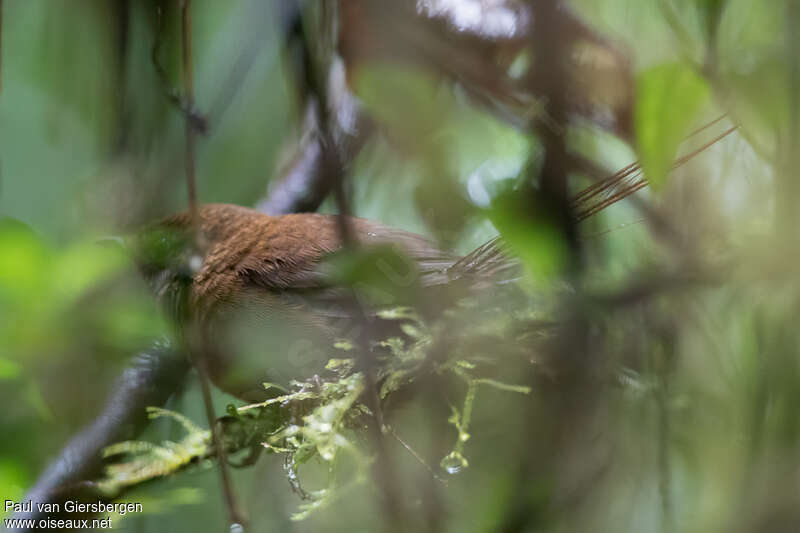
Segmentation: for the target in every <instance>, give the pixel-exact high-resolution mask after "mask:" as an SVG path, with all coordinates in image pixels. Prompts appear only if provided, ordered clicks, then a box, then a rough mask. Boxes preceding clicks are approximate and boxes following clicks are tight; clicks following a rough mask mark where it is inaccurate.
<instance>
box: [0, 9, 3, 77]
mask: <svg viewBox="0 0 800 533" xmlns="http://www.w3.org/2000/svg"><path fill="white" fill-rule="evenodd" d="M2 92H3V0H0V93H2Z"/></svg>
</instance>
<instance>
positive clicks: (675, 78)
mask: <svg viewBox="0 0 800 533" xmlns="http://www.w3.org/2000/svg"><path fill="white" fill-rule="evenodd" d="M636 88H637V97H636V119H635V120H636V140H637V145H638V146H637V148H638V151H639V157H640V159H641V162H642V168H643V169H644V171H645V174H646V175H647V178H648V180H650V184H651V186H652V187H653V188H654V189H656V190H658V189H661V188H662V187H663V186H664V184H665V182H666V178H667V174H668V172H669V169H670V166H671V165H672V162H673V161H674V159H675V154H676V152H677V151H678V147H679V146H680V144H681V142H682V141H683V139H684V136H685V135H686V133H687V132H688V130H689V127H690V126H691V124H692V123H693V122H695V121H696V115H697V112H698V111H699V110H700V109H702V108H703V106H704V105H705V104H706V102H707V101H708V97H709V87H708V84H707V83H706V82H705V80H703V78H701V77H700V76H698V75H697V74H696V73H695V72H694V71H693V70H692V69H690V68H689V67H688V66H686V65H683V64H681V63H668V64H664V65H659V66H657V67H654V68H651V69H649V70H646V71H644V72H643V73H642V74H640V75H639V78H638V80H637V84H636Z"/></svg>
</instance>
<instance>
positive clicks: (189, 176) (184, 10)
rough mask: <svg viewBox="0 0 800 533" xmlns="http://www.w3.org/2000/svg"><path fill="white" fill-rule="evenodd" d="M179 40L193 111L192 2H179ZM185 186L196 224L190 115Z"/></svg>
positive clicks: (187, 96)
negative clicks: (180, 40) (180, 41)
mask: <svg viewBox="0 0 800 533" xmlns="http://www.w3.org/2000/svg"><path fill="white" fill-rule="evenodd" d="M181 39H182V43H181V44H182V46H181V48H182V52H183V55H182V59H183V91H184V99H185V100H186V105H187V106H188V108H189V109H190V110H191V109H194V67H193V64H192V0H182V2H181ZM185 120H186V126H185V127H186V150H185V165H186V186H187V193H188V200H189V211H190V213H191V215H192V220H193V221H194V222H197V186H196V180H195V165H194V162H195V157H194V135H195V131H194V127H193V125H192V120H191V116H190V114H186V116H185Z"/></svg>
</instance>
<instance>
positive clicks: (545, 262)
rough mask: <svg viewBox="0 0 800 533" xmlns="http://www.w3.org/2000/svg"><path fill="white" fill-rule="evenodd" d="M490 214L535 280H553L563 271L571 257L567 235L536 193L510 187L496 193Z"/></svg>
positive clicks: (493, 222)
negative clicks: (569, 255)
mask: <svg viewBox="0 0 800 533" xmlns="http://www.w3.org/2000/svg"><path fill="white" fill-rule="evenodd" d="M488 215H489V218H490V219H491V221H492V224H494V226H495V227H496V228H497V229H498V230H499V231H500V233H501V234H502V235H503V238H504V240H505V242H506V243H507V244H508V245H509V246H510V247H511V249H512V250H513V251H514V253H515V254H516V255H518V256H519V257H520V258H521V259H522V261H523V263H524V264H525V266H526V267H527V269H528V271H529V273H530V274H531V277H532V278H533V280H534V281H535V282H544V281H547V280H550V279H552V278H553V277H554V276H556V275H557V274H558V273H559V272H561V271H562V269H563V268H564V265H565V264H566V259H567V248H566V244H565V242H564V239H563V235H562V234H561V232H560V231H559V229H558V228H557V227H556V225H555V224H554V222H553V217H552V216H551V215H552V213H551V210H550V209H549V207H548V206H547V205H545V204H544V202H542V201H541V199H540V198H538V197H537V195H536V194H535V192H533V191H531V193H530V194H529V195H525V194H523V193H522V192H521V191H519V190H513V189H508V190H506V191H504V192H502V193H500V194H498V195H497V196H495V198H494V199H493V200H492V205H491V208H490V209H489V212H488Z"/></svg>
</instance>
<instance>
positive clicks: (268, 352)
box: [147, 204, 507, 397]
mask: <svg viewBox="0 0 800 533" xmlns="http://www.w3.org/2000/svg"><path fill="white" fill-rule="evenodd" d="M347 224H348V225H349V227H350V228H351V229H352V232H353V236H354V237H355V239H356V241H357V242H358V244H359V246H363V247H365V248H369V247H371V246H373V245H384V246H385V245H389V246H392V247H394V248H395V250H396V251H398V252H399V253H400V255H402V256H404V257H406V258H408V259H409V260H410V261H409V263H410V264H409V265H408V267H409V269H410V270H413V271H414V272H413V274H414V275H413V276H407V275H406V273H405V272H404V273H402V275H397V274H394V277H395V278H396V279H397V280H398V283H405V284H408V288H409V289H411V285H412V284H413V285H414V286H421V287H427V288H433V287H447V286H448V285H449V284H450V283H451V282H452V281H453V280H454V279H457V278H459V277H463V276H474V275H476V274H480V272H481V270H482V269H484V268H485V270H486V271H487V272H488V271H496V270H497V269H498V267H499V265H507V260H501V259H499V258H498V254H497V251H496V247H495V245H491V246H489V247H488V248H487V249H485V250H484V249H479V250H477V251H476V252H474V253H473V254H470V256H467V258H465V259H462V260H461V261H459V259H458V258H457V257H454V256H452V255H450V254H448V253H446V252H443V251H441V250H439V249H438V248H437V247H436V246H434V245H433V244H431V243H430V242H429V241H428V240H426V239H425V238H423V237H421V236H419V235H415V234H413V233H409V232H405V231H400V230H396V229H392V228H388V227H386V226H383V225H381V224H378V223H376V222H372V221H368V220H364V219H360V218H354V217H349V218H348V220H347ZM155 227H156V228H158V229H159V230H160V231H171V232H176V233H181V234H185V235H187V236H189V237H188V238H187V239H185V242H194V243H196V244H195V245H196V246H197V247H199V250H196V253H195V254H194V255H195V258H194V259H195V262H196V263H197V264H192V265H191V266H193V267H194V268H193V269H190V270H188V271H187V272H188V274H187V275H185V276H184V280H183V284H181V283H178V282H176V281H175V279H176V276H175V271H176V264H177V262H176V261H174V260H168V261H165V262H164V265H162V266H158V267H155V268H149V269H147V271H148V272H150V275H151V276H155V277H160V278H161V279H162V281H165V280H166V284H165V285H164V286H165V287H167V288H166V289H165V290H162V291H160V292H161V293H162V295H164V293H166V295H168V296H170V297H171V298H172V299H173V300H175V293H176V292H177V290H176V287H182V289H183V290H185V291H187V294H184V295H183V297H182V301H185V302H186V304H187V305H188V306H189V309H190V316H191V320H192V322H193V323H194V324H197V325H199V326H200V328H199V329H200V330H201V331H202V332H203V333H204V339H203V343H204V351H206V352H208V353H209V354H210V355H209V361H208V363H209V367H210V369H211V373H212V377H213V378H214V380H215V382H217V384H218V385H220V386H221V387H222V388H224V389H226V390H228V391H229V392H232V393H234V394H237V395H239V396H242V397H251V396H252V394H251V392H252V391H254V390H258V389H259V388H260V384H261V382H262V381H265V380H276V378H277V380H286V379H288V378H289V377H293V376H292V374H293V373H294V374H300V371H308V370H309V369H310V368H312V367H314V364H317V363H319V362H320V361H314V360H313V359H314V358H313V357H312V358H306V357H305V355H304V353H302V352H304V351H309V350H311V349H312V348H313V347H319V345H320V344H324V345H326V347H328V346H330V344H331V339H332V338H333V337H336V336H340V335H347V329H348V328H352V327H353V319H354V317H355V315H356V314H357V313H356V312H355V310H356V309H355V308H354V305H357V304H356V303H355V302H354V301H353V298H352V292H350V291H348V290H346V289H344V288H343V287H341V286H339V285H337V283H336V282H335V281H334V280H333V279H332V278H331V276H330V271H329V269H327V270H326V268H325V262H324V258H325V257H326V256H328V255H329V254H331V253H333V252H336V251H337V250H339V249H340V248H342V239H341V237H340V232H339V221H338V220H337V219H336V216H335V215H321V214H293V215H284V216H280V217H271V216H267V215H264V214H262V213H259V212H257V211H255V210H252V209H248V208H245V207H240V206H235V205H227V204H209V205H203V206H201V207H199V208H198V212H197V219H196V220H195V221H193V220H192V217H191V215H190V214H189V213H182V214H178V215H175V216H172V217H170V218H167V219H165V220H163V221H162V222H160V223H159V224H157V225H156V226H155ZM169 253H170V254H181V253H183V252H182V250H180V249H176V250H172V251H170V252H169ZM184 259H186V258H185V257H184ZM188 261H189V263H190V264H191V263H192V258H191V257H189V258H188ZM454 266H455V267H457V268H454ZM390 277H391V276H390ZM402 288H403V287H401V289H402ZM243 324H244V325H245V326H243ZM252 339H257V340H255V341H253V340H252ZM253 343H255V344H256V346H255V347H253V346H250V345H251V344H253ZM244 345H247V346H244ZM306 348H307V349H308V350H307V349H306ZM248 351H249V352H252V353H251V354H250V355H249V356H246V357H241V356H239V355H237V354H238V353H242V352H248ZM301 359H302V360H304V361H305V359H309V360H308V361H305V362H307V363H309V364H308V365H305V364H297V361H299V360H301ZM287 360H288V363H287ZM321 362H323V363H324V360H323V361H321ZM282 363H283V364H282ZM276 374H277V376H276Z"/></svg>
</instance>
